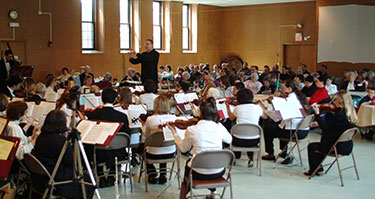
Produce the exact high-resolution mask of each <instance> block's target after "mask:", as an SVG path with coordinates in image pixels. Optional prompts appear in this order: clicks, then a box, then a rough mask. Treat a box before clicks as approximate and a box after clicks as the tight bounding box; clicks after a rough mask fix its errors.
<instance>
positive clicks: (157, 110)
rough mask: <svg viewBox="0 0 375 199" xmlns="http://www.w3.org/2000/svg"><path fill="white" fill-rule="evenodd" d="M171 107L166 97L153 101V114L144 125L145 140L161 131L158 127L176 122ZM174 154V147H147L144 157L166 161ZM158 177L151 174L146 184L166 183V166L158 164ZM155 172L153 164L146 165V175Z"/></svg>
mask: <svg viewBox="0 0 375 199" xmlns="http://www.w3.org/2000/svg"><path fill="white" fill-rule="evenodd" d="M170 109H171V106H170V104H169V98H168V97H167V96H166V95H163V94H162V95H160V96H159V97H157V98H156V99H155V102H154V114H153V115H152V116H150V117H148V118H147V120H146V123H145V137H146V139H147V138H148V137H150V135H152V134H153V133H156V132H160V131H162V130H161V129H159V128H158V127H159V125H162V124H165V123H167V122H174V121H175V120H176V116H175V115H171V114H169V113H170ZM175 153H176V147H175V146H171V147H147V148H146V157H147V158H149V159H166V158H172V157H173V156H174V154H175ZM159 167H160V175H159V178H157V174H156V173H154V174H151V175H149V177H148V182H149V183H150V184H156V183H159V184H164V183H166V182H167V178H166V177H165V176H166V174H167V173H166V168H167V164H165V163H163V164H159ZM152 172H155V167H154V165H153V164H147V173H152Z"/></svg>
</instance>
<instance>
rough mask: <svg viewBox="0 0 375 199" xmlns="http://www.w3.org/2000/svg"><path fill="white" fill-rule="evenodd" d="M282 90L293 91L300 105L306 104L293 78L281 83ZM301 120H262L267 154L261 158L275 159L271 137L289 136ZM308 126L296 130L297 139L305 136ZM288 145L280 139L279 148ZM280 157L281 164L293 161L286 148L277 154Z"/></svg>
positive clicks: (284, 92)
mask: <svg viewBox="0 0 375 199" xmlns="http://www.w3.org/2000/svg"><path fill="white" fill-rule="evenodd" d="M282 92H283V94H284V95H285V94H286V95H288V94H291V93H295V94H296V96H297V98H298V100H299V101H300V103H301V105H302V106H303V107H304V106H305V105H306V104H307V100H306V97H305V96H304V95H303V94H302V93H301V92H300V91H299V90H298V89H297V87H296V85H295V84H294V82H293V80H291V79H288V80H287V81H285V82H284V83H283V84H282ZM260 102H261V105H262V106H263V107H265V104H264V102H263V101H260ZM301 121H302V118H293V119H290V120H283V121H281V122H277V123H276V122H274V121H273V120H271V119H268V120H266V121H263V133H264V142H265V150H266V152H267V153H268V155H265V156H263V157H262V159H263V160H275V156H274V149H273V139H274V138H288V139H289V138H290V136H291V132H292V131H293V130H295V129H296V128H297V125H298V124H299V122H301ZM308 132H309V128H307V129H299V131H298V132H297V136H298V139H303V138H305V137H306V136H307V134H308ZM287 145H288V142H287V141H283V140H280V150H283V149H284V148H285V147H286V146H287ZM279 155H280V157H282V158H285V160H284V161H283V162H281V164H290V163H292V161H293V157H287V150H285V151H284V152H283V153H282V154H279Z"/></svg>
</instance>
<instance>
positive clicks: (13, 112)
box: [5, 101, 40, 160]
mask: <svg viewBox="0 0 375 199" xmlns="http://www.w3.org/2000/svg"><path fill="white" fill-rule="evenodd" d="M26 110H27V104H26V103H25V102H24V101H15V102H11V103H10V104H9V105H8V108H7V119H8V120H9V121H10V122H9V123H8V126H7V129H6V130H5V135H7V136H12V137H18V138H21V142H20V144H19V146H18V149H17V152H16V157H17V159H19V160H22V159H23V156H24V154H25V153H31V151H32V150H33V148H34V145H35V141H36V138H37V137H38V135H39V133H40V130H39V128H34V130H33V134H32V136H30V137H26V136H25V134H24V132H23V130H22V128H21V127H20V126H19V124H20V120H21V119H22V117H23V116H24V115H25V113H26Z"/></svg>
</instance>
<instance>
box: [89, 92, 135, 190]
mask: <svg viewBox="0 0 375 199" xmlns="http://www.w3.org/2000/svg"><path fill="white" fill-rule="evenodd" d="M117 96H118V94H117V92H116V91H115V90H114V89H113V88H111V87H107V88H105V89H104V90H103V92H102V101H103V103H104V105H103V108H99V109H96V110H95V111H93V112H91V113H89V114H88V115H87V117H88V119H89V120H100V121H110V122H120V123H122V127H121V129H120V130H119V132H125V133H128V134H130V128H129V122H128V116H127V115H126V114H124V113H122V112H119V111H116V110H115V109H114V107H113V104H114V103H115V101H116V99H117ZM90 148H91V147H90V146H89V147H88V150H92V149H90ZM87 154H92V153H87ZM96 157H97V158H96V159H97V162H98V163H102V162H105V164H106V166H107V168H110V170H111V171H112V172H113V171H114V169H115V157H117V158H118V160H124V159H125V158H126V150H125V148H121V149H116V150H96ZM89 158H90V156H89ZM114 181H115V179H114V177H108V179H104V178H101V179H100V180H99V187H106V186H113V183H114Z"/></svg>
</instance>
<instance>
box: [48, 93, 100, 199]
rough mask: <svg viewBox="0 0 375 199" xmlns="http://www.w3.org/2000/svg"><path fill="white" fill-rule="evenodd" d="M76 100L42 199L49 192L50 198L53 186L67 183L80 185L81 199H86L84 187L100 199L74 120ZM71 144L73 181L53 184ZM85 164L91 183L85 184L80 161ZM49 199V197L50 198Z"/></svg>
mask: <svg viewBox="0 0 375 199" xmlns="http://www.w3.org/2000/svg"><path fill="white" fill-rule="evenodd" d="M76 102H77V99H75V100H74V101H73V103H72V107H71V109H72V110H73V118H72V122H71V130H70V133H69V134H68V136H67V138H66V141H65V144H64V146H63V148H62V150H61V152H60V155H59V158H58V159H57V162H56V166H55V168H54V169H53V172H52V174H51V177H50V178H49V181H48V185H47V188H46V189H45V191H44V194H43V197H42V198H43V199H45V198H46V197H47V194H48V192H50V196H52V191H53V187H54V186H55V185H61V184H68V183H79V184H81V190H82V198H84V199H86V198H87V196H86V188H85V185H89V186H93V187H94V188H95V195H96V197H97V198H98V199H100V198H101V197H100V194H99V191H98V189H97V185H96V182H95V178H94V175H93V173H92V170H91V167H90V164H89V161H88V159H87V155H86V152H85V149H84V148H83V144H82V140H81V136H80V134H81V133H80V132H79V131H78V130H77V128H76V127H77V123H76V120H75V115H76V113H77V103H76ZM70 143H72V144H73V179H72V180H65V181H61V182H55V181H54V178H55V176H56V173H57V170H58V169H59V167H60V164H61V161H62V159H63V157H64V154H65V152H66V150H67V148H68V146H69V144H70ZM81 158H83V161H84V163H85V166H86V169H87V171H88V174H89V177H90V181H91V182H85V180H84V178H83V177H84V176H83V167H82V159H81ZM50 198H51V197H50Z"/></svg>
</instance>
